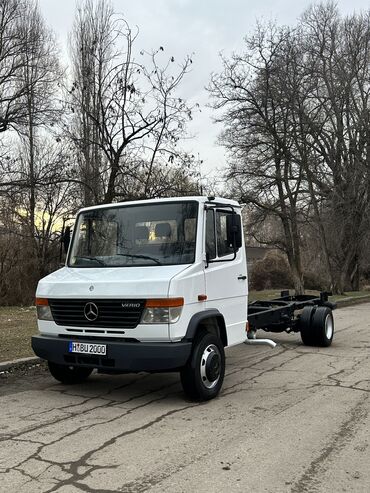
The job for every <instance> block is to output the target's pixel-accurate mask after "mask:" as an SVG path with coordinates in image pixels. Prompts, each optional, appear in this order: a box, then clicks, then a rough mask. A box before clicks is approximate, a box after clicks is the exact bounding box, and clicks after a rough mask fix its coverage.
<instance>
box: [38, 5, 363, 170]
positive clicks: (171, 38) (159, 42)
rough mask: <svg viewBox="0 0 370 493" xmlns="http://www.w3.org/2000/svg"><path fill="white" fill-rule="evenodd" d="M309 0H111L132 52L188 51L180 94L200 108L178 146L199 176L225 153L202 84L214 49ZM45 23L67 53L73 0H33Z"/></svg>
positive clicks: (239, 42) (215, 62) (226, 49)
mask: <svg viewBox="0 0 370 493" xmlns="http://www.w3.org/2000/svg"><path fill="white" fill-rule="evenodd" d="M311 3H312V2H310V1H306V0H131V1H127V0H113V5H114V9H115V10H116V11H117V12H119V13H121V14H123V15H124V17H125V18H126V20H127V21H128V23H129V25H130V26H131V27H133V26H138V27H139V30H140V33H139V37H138V40H137V48H138V51H140V50H141V49H144V50H148V51H150V50H152V49H156V48H158V47H159V46H163V47H164V48H165V50H166V53H167V54H168V55H169V56H174V57H175V59H177V60H181V59H182V58H184V57H185V56H186V55H187V54H194V55H192V60H193V65H192V71H191V73H189V74H188V75H187V76H186V78H185V79H184V81H183V85H182V88H181V92H182V94H181V96H183V97H186V98H187V99H188V101H190V102H192V103H193V104H195V103H198V104H199V105H200V107H201V112H198V113H196V114H194V119H193V121H192V122H191V125H190V126H189V128H188V129H189V133H190V134H191V135H192V136H193V137H192V138H191V139H189V140H187V141H186V142H185V144H184V147H185V148H186V150H188V151H189V152H192V153H193V154H195V155H196V156H199V158H200V159H202V160H203V164H202V170H201V171H202V174H203V175H204V176H209V175H211V176H212V175H213V176H221V175H222V172H223V170H224V169H225V167H226V165H227V156H226V155H225V152H224V150H223V148H222V147H220V146H219V145H217V143H216V142H217V136H218V134H219V133H220V131H221V130H222V125H221V124H217V125H216V124H215V123H213V121H212V116H213V110H212V109H211V108H208V107H207V104H208V103H209V95H208V93H207V91H206V89H205V87H206V86H207V85H208V83H209V81H210V76H211V74H212V73H217V72H220V71H221V68H222V65H221V61H220V53H221V52H222V53H223V54H224V55H226V56H228V55H230V54H232V52H233V51H236V52H241V51H243V44H244V42H243V39H244V37H245V36H246V35H247V34H250V33H252V32H253V30H254V28H255V25H256V22H257V21H258V20H262V21H270V20H272V21H277V22H278V23H279V24H285V25H294V24H295V22H296V20H297V19H298V17H299V16H300V15H301V14H302V13H303V11H304V10H305V9H306V8H307V7H309V6H310V4H311ZM39 4H40V8H41V12H42V14H43V16H44V18H45V20H46V22H47V24H48V25H49V26H50V27H51V28H52V29H53V30H54V32H55V33H56V36H57V40H58V43H59V45H60V47H61V49H62V52H64V53H66V52H67V40H68V33H69V32H70V30H71V27H72V24H73V19H74V13H75V9H76V1H75V0H62V1H61V0H39ZM337 5H338V7H339V9H340V11H341V12H342V13H343V14H349V13H352V12H353V11H361V10H365V9H368V8H369V3H368V0H351V1H348V0H340V1H338V2H337Z"/></svg>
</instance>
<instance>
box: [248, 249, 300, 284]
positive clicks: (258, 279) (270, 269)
mask: <svg viewBox="0 0 370 493" xmlns="http://www.w3.org/2000/svg"><path fill="white" fill-rule="evenodd" d="M292 287H293V280H292V276H291V274H290V269H289V265H288V262H287V261H286V259H285V258H284V257H283V255H282V254H281V253H278V252H269V253H267V254H266V256H265V257H264V258H263V259H261V260H258V261H257V262H256V263H255V264H254V265H253V267H252V270H251V274H250V289H254V290H256V291H262V290H263V289H279V288H284V289H285V288H286V289H291V288H292Z"/></svg>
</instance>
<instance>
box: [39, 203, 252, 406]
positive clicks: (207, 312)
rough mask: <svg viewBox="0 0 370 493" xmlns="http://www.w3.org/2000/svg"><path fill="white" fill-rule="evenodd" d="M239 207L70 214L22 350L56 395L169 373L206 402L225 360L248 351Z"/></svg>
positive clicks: (158, 206) (126, 207)
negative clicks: (232, 351) (92, 381)
mask: <svg viewBox="0 0 370 493" xmlns="http://www.w3.org/2000/svg"><path fill="white" fill-rule="evenodd" d="M247 301H248V283H247V262H246V254H245V246H244V238H243V232H242V221H241V215H240V205H239V204H238V203H237V202H236V201H233V200H228V199H222V198H214V197H185V198H169V199H153V200H141V201H134V202H125V203H116V204H107V205H99V206H96V207H87V208H84V209H82V210H80V211H79V213H78V215H77V218H76V222H75V226H74V230H73V235H72V239H71V244H70V246H69V249H68V254H67V258H66V264H65V266H64V267H63V268H61V269H59V270H58V271H56V272H54V273H52V274H50V275H48V276H47V277H45V278H43V279H41V280H40V282H39V284H38V287H37V292H36V306H37V314H38V328H39V335H37V336H34V337H33V338H32V347H33V349H34V352H35V353H36V355H38V356H39V357H41V358H43V359H45V360H47V362H48V365H49V369H50V372H51V373H52V375H53V376H54V377H55V378H56V379H58V380H59V381H61V382H63V383H75V382H79V381H82V380H84V379H85V378H87V377H88V376H89V375H90V373H91V372H92V370H93V369H97V370H98V371H99V372H102V373H125V372H140V371H147V372H159V371H179V372H180V374H181V381H182V385H183V388H184V390H185V393H186V394H187V395H188V396H189V397H191V398H193V399H197V400H206V399H210V398H212V397H215V396H216V395H217V394H218V392H219V391H220V389H221V386H222V382H223V378H224V372H225V354H224V348H226V347H228V346H233V345H235V344H239V343H242V342H244V341H245V340H246V339H247V333H246V323H247Z"/></svg>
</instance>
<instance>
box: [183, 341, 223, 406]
mask: <svg viewBox="0 0 370 493" xmlns="http://www.w3.org/2000/svg"><path fill="white" fill-rule="evenodd" d="M180 375H181V383H182V387H183V389H184V392H185V394H186V395H187V396H188V397H189V398H190V399H191V400H195V401H207V400H210V399H213V398H214V397H216V396H217V394H218V393H219V392H220V390H221V387H222V383H223V380H224V375H225V351H224V346H223V344H222V342H221V340H220V338H219V337H217V336H215V335H214V334H210V333H208V332H203V333H201V334H199V336H198V337H196V339H195V340H194V343H193V351H192V354H191V356H190V359H189V361H188V363H187V364H186V365H185V366H184V367H183V368H182V369H181V373H180Z"/></svg>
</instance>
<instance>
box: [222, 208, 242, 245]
mask: <svg viewBox="0 0 370 493" xmlns="http://www.w3.org/2000/svg"><path fill="white" fill-rule="evenodd" d="M226 230H227V242H228V244H229V245H232V246H233V247H234V249H235V250H238V249H239V248H240V247H241V246H242V222H241V216H240V215H239V214H228V215H227V216H226Z"/></svg>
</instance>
